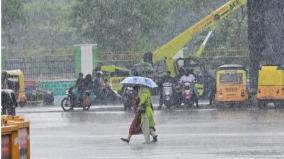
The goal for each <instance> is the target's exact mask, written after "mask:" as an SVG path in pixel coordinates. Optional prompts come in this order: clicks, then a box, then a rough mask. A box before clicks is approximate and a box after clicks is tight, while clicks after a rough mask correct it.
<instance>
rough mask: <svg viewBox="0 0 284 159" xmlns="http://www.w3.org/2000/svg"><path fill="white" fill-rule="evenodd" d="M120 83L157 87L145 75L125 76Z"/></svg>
mask: <svg viewBox="0 0 284 159" xmlns="http://www.w3.org/2000/svg"><path fill="white" fill-rule="evenodd" d="M120 83H121V84H126V85H142V86H146V87H149V88H155V87H158V85H157V84H156V83H155V82H154V81H153V80H152V79H150V78H147V77H140V76H132V77H126V78H125V79H124V80H123V81H121V82H120Z"/></svg>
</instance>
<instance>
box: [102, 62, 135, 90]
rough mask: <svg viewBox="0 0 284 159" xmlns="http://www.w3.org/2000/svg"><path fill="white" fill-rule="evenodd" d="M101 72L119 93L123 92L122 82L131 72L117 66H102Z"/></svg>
mask: <svg viewBox="0 0 284 159" xmlns="http://www.w3.org/2000/svg"><path fill="white" fill-rule="evenodd" d="M101 71H102V72H103V74H104V77H105V78H106V79H107V80H108V81H109V83H110V86H111V88H112V89H114V90H115V91H117V92H119V93H120V92H121V91H122V85H121V84H120V81H122V80H123V79H124V78H125V77H128V76H129V75H130V70H128V69H127V68H123V67H118V66H115V65H103V66H101Z"/></svg>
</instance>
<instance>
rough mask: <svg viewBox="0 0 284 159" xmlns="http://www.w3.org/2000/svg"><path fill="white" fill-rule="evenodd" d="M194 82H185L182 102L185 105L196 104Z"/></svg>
mask: <svg viewBox="0 0 284 159" xmlns="http://www.w3.org/2000/svg"><path fill="white" fill-rule="evenodd" d="M194 98H195V95H194V83H190V82H185V83H183V85H182V103H183V104H184V106H185V107H187V108H190V107H192V106H193V104H194Z"/></svg>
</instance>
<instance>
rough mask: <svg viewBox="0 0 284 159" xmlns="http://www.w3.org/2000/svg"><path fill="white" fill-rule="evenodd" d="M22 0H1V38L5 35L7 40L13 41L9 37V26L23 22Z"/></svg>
mask: <svg viewBox="0 0 284 159" xmlns="http://www.w3.org/2000/svg"><path fill="white" fill-rule="evenodd" d="M23 3H24V0H2V2H1V5H2V10H1V13H2V38H3V37H5V38H6V39H7V41H9V42H13V41H14V39H13V38H12V37H11V33H10V32H11V29H10V28H11V27H12V26H13V25H17V24H20V23H23V22H24V21H25V17H24V16H23Z"/></svg>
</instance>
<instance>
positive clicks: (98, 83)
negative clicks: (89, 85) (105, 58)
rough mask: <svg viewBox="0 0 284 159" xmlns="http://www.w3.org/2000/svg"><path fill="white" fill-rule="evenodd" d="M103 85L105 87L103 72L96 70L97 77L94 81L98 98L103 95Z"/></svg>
mask: <svg viewBox="0 0 284 159" xmlns="http://www.w3.org/2000/svg"><path fill="white" fill-rule="evenodd" d="M103 87H104V79H103V72H102V71H97V72H96V78H95V81H94V89H95V94H96V96H97V97H98V98H101V97H103V96H102V95H101V92H102V90H103Z"/></svg>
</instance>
